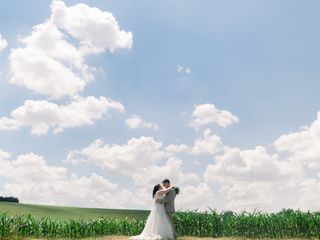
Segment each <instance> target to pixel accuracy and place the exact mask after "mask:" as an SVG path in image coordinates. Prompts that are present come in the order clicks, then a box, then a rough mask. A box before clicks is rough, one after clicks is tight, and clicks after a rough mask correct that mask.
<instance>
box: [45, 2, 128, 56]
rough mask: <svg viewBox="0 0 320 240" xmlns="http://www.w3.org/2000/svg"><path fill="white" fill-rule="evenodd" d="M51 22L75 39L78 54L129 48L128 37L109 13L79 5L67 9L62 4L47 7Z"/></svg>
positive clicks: (57, 3) (53, 3)
mask: <svg viewBox="0 0 320 240" xmlns="http://www.w3.org/2000/svg"><path fill="white" fill-rule="evenodd" d="M51 10H52V15H51V21H52V22H53V23H55V24H56V25H57V26H58V27H59V28H62V29H64V30H66V31H67V32H68V33H69V34H70V35H72V36H73V37H74V38H76V39H78V40H79V42H80V45H81V48H80V49H81V51H82V52H85V53H98V52H103V51H105V50H111V51H114V50H116V49H118V48H131V47H132V43H133V40H132V33H131V32H126V31H123V30H121V29H120V26H119V24H118V22H117V20H116V19H115V18H114V16H113V15H112V13H110V12H104V11H101V10H100V9H98V8H95V7H89V6H88V5H86V4H83V3H79V4H76V5H74V6H70V7H67V6H66V5H65V3H64V1H57V0H55V1H53V2H52V4H51Z"/></svg>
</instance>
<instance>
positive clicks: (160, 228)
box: [129, 195, 174, 240]
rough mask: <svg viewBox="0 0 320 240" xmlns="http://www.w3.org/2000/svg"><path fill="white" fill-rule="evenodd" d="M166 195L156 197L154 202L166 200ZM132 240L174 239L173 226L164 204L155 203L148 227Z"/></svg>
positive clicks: (148, 220)
mask: <svg viewBox="0 0 320 240" xmlns="http://www.w3.org/2000/svg"><path fill="white" fill-rule="evenodd" d="M164 197H165V195H161V196H155V198H154V200H156V199H159V198H164ZM129 239H131V240H160V239H161V240H162V239H174V236H173V230H172V226H171V224H170V220H169V218H168V216H167V213H166V210H165V208H164V204H160V203H157V202H154V206H153V208H152V210H151V212H150V215H149V216H148V219H147V221H146V225H145V226H144V229H143V231H142V232H141V234H140V235H137V236H132V237H130V238H129Z"/></svg>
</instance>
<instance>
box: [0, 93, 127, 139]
mask: <svg viewBox="0 0 320 240" xmlns="http://www.w3.org/2000/svg"><path fill="white" fill-rule="evenodd" d="M110 110H116V111H119V112H124V107H123V105H122V104H121V103H119V102H117V101H113V100H111V99H108V98H105V97H100V98H96V97H92V96H89V97H86V98H82V97H76V98H74V99H73V101H71V102H70V103H68V104H66V105H58V104H55V103H51V102H48V101H45V100H41V101H40V100H27V101H25V102H24V104H23V105H22V106H20V107H18V108H17V109H15V110H13V111H12V112H11V117H10V118H7V117H3V118H0V130H15V129H19V128H21V127H31V134H32V135H43V134H47V133H48V131H49V130H50V129H51V128H52V129H53V132H54V133H60V132H62V131H63V130H64V129H66V128H75V127H81V126H85V125H91V124H93V123H94V121H95V120H98V119H101V118H102V117H103V116H104V115H105V114H106V113H108V111H110Z"/></svg>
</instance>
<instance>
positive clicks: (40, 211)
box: [0, 202, 149, 220]
mask: <svg viewBox="0 0 320 240" xmlns="http://www.w3.org/2000/svg"><path fill="white" fill-rule="evenodd" d="M4 212H7V213H8V216H12V215H17V216H22V215H27V214H31V215H32V217H33V218H35V219H41V218H43V217H50V219H54V220H69V219H79V218H81V219H84V220H89V219H99V218H118V219H124V218H126V217H127V218H129V219H145V218H146V217H147V216H148V214H149V211H144V210H121V209H103V208H77V207H60V206H49V205H36V204H23V203H8V202H0V214H1V213H4Z"/></svg>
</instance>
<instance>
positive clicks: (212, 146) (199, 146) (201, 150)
mask: <svg viewBox="0 0 320 240" xmlns="http://www.w3.org/2000/svg"><path fill="white" fill-rule="evenodd" d="M225 147H226V146H225V145H224V144H223V142H222V140H221V138H220V137H219V136H218V135H216V134H213V133H212V130H211V129H210V128H207V129H205V130H204V131H203V136H202V137H199V138H196V139H195V141H194V144H193V146H188V145H186V144H170V145H168V146H167V147H165V150H166V151H168V152H171V153H174V154H179V153H187V154H191V155H200V154H210V155H216V154H217V153H219V152H221V151H223V150H224V148H225Z"/></svg>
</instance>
